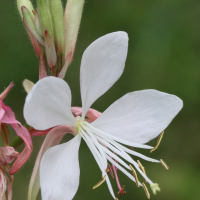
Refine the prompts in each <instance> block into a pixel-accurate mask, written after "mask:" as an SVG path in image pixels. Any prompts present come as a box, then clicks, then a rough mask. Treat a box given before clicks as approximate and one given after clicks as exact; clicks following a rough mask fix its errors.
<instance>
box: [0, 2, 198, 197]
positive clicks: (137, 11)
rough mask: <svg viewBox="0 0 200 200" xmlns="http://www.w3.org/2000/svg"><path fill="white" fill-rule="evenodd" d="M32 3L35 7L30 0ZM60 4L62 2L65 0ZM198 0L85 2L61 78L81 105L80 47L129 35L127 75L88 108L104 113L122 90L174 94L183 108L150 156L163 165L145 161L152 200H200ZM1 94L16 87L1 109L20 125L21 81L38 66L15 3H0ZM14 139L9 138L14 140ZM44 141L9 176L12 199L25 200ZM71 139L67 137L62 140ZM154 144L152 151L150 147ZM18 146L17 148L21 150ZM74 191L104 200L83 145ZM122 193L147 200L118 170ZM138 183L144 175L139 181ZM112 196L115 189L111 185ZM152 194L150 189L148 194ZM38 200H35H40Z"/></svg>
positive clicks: (95, 169) (33, 76)
mask: <svg viewBox="0 0 200 200" xmlns="http://www.w3.org/2000/svg"><path fill="white" fill-rule="evenodd" d="M33 3H35V1H34V2H33ZM63 3H65V2H64V1H63ZM199 24H200V1H198V0H162V1H160V0H151V1H149V0H142V1H141V0H123V1H122V0H87V1H86V3H85V7H84V12H83V18H82V23H81V28H80V34H79V36H78V42H77V47H76V51H75V56H74V61H73V63H72V65H71V66H70V68H69V70H68V72H67V75H66V77H65V80H66V81H67V82H68V84H69V85H70V87H71V91H72V96H73V103H72V104H73V105H74V106H81V101H80V92H79V91H80V86H79V68H80V61H81V56H82V53H83V51H84V50H85V48H86V47H87V46H88V45H89V44H90V43H91V42H92V41H94V40H95V39H97V38H98V37H100V36H102V35H105V34H107V33H110V32H114V31H119V30H123V31H126V32H127V33H128V35H129V52H128V57H127V61H126V67H125V71H124V73H123V75H122V77H121V78H120V79H119V80H118V81H117V83H116V84H115V85H114V86H113V87H112V88H111V89H110V90H109V91H108V92H107V93H106V94H104V95H103V96H102V97H101V98H100V99H98V100H97V101H96V102H95V103H94V105H93V106H92V107H93V108H95V109H97V110H99V111H104V110H105V109H106V108H107V107H108V106H109V105H110V104H111V103H112V102H114V101H115V100H116V99H118V98H119V97H121V96H123V95H124V94H126V93H127V92H131V91H135V90H142V89H148V88H153V89H157V90H160V91H164V92H167V93H171V94H176V95H177V96H179V97H180V98H181V99H183V101H184V108H183V110H182V111H181V112H180V113H179V114H178V116H177V117H176V118H175V119H174V120H173V122H172V123H171V124H170V126H169V127H168V128H167V129H166V131H165V134H164V138H163V141H162V142H161V145H160V147H159V148H158V150H156V151H155V152H154V153H152V154H150V153H149V151H146V150H145V151H140V152H142V153H145V155H148V156H151V157H153V158H157V159H160V158H162V159H163V160H164V161H166V163H167V164H168V165H169V167H170V170H169V171H168V172H167V171H166V170H165V169H164V168H163V167H162V166H161V165H160V164H154V163H149V162H146V161H143V162H142V163H143V165H144V166H145V168H146V171H147V174H148V176H149V177H150V178H151V179H152V180H153V181H154V182H157V183H159V185H160V187H161V193H158V194H157V195H156V196H154V195H153V194H152V192H151V191H150V192H151V199H154V200H158V199H162V200H188V199H190V200H198V199H200V158H199V155H200V136H199V131H200V121H199V120H200V25H199ZM0 27H1V28H0V91H3V89H4V88H5V87H6V86H7V85H8V84H9V83H10V82H11V81H14V83H15V87H14V88H13V90H12V91H11V92H10V94H9V96H8V97H7V98H6V99H5V101H4V102H5V103H6V105H8V106H10V107H11V108H12V109H13V111H14V112H15V113H16V117H17V119H18V120H19V121H21V122H22V123H25V121H24V118H23V114H22V109H23V104H24V99H25V96H26V93H25V91H24V89H23V87H22V81H23V79H24V78H27V79H29V80H32V81H33V82H36V81H37V80H38V60H37V58H36V56H35V54H34V52H33V49H32V46H31V44H30V41H29V39H28V37H27V34H26V31H25V29H24V27H23V25H22V22H21V19H20V17H19V15H18V11H17V8H16V2H15V1H8V0H1V1H0ZM14 136H15V133H14V132H12V133H11V138H14ZM43 139H44V137H37V138H33V143H34V151H33V154H32V156H31V158H30V159H29V160H28V162H27V163H26V165H25V166H24V167H23V168H22V169H21V170H20V171H19V172H18V173H16V174H15V181H14V186H13V199H14V200H19V199H20V200H25V199H27V190H28V184H29V179H30V177H31V172H32V169H33V166H34V161H35V158H36V155H37V153H38V151H39V148H40V146H41V143H42V141H43ZM69 139H70V136H67V137H66V138H65V139H64V140H63V141H67V140H69ZM156 141H157V140H156V139H155V140H153V141H151V142H150V145H153V146H154V145H155V144H156ZM22 148H23V147H20V148H18V149H17V150H18V151H21V150H22ZM80 167H81V176H80V187H79V189H78V192H77V194H76V196H75V198H74V200H85V199H95V200H102V199H105V200H109V199H112V197H111V196H110V194H109V191H108V189H107V186H106V184H103V185H102V186H101V187H99V188H97V189H96V190H92V186H93V185H94V184H96V183H97V182H98V181H99V180H100V177H101V174H100V171H99V169H98V166H97V164H96V163H95V161H94V159H93V157H92V155H91V153H90V151H89V150H88V148H87V146H86V145H85V143H84V142H83V141H82V144H81V147H80ZM119 177H120V180H121V184H122V185H125V189H126V191H127V194H126V195H124V196H122V197H121V199H122V200H130V199H137V200H143V199H146V195H145V193H144V191H143V189H142V188H139V189H138V188H137V187H136V186H135V184H134V183H133V182H132V181H131V180H129V179H128V178H127V177H125V175H123V174H122V173H120V172H119ZM139 179H140V180H142V177H139ZM112 185H113V188H114V191H115V193H117V191H118V190H117V186H116V183H115V181H112ZM149 190H150V189H149ZM38 199H40V197H38Z"/></svg>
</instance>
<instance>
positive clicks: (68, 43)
mask: <svg viewBox="0 0 200 200" xmlns="http://www.w3.org/2000/svg"><path fill="white" fill-rule="evenodd" d="M83 4H84V0H68V1H67V5H66V10H65V14H64V31H65V61H68V63H69V64H70V63H71V62H72V60H73V55H74V50H75V46H76V40H77V36H78V30H79V26H80V22H81V17H82V11H83Z"/></svg>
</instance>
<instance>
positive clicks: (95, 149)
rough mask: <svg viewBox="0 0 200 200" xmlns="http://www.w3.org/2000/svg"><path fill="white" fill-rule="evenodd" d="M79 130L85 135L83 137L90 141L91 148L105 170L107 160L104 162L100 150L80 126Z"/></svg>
mask: <svg viewBox="0 0 200 200" xmlns="http://www.w3.org/2000/svg"><path fill="white" fill-rule="evenodd" d="M79 130H80V132H81V133H82V134H83V135H84V136H85V138H86V139H87V141H88V142H89V143H90V145H91V147H92V149H93V150H94V151H95V153H96V155H97V156H98V158H99V160H100V162H101V164H102V166H103V170H106V168H107V162H106V164H105V162H104V160H103V157H102V155H101V154H100V152H99V151H98V150H97V148H96V147H95V145H94V143H93V142H92V141H91V138H89V136H88V135H87V134H86V133H85V132H84V131H83V130H82V128H81V127H80V129H79Z"/></svg>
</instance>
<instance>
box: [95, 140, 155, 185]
mask: <svg viewBox="0 0 200 200" xmlns="http://www.w3.org/2000/svg"><path fill="white" fill-rule="evenodd" d="M98 140H100V141H101V142H102V143H103V144H105V145H106V146H107V147H108V148H110V149H111V150H112V151H114V152H116V153H117V154H118V155H120V156H121V157H122V158H124V159H126V160H127V161H128V162H130V163H132V164H133V165H134V166H135V168H136V169H137V170H138V171H139V172H140V174H141V175H142V176H143V177H144V179H146V180H147V181H148V183H149V184H150V185H151V184H153V182H152V181H151V180H150V179H149V178H148V177H147V176H146V174H144V173H143V172H142V170H141V169H140V168H139V167H138V164H137V163H136V162H135V161H134V160H133V159H132V158H131V157H130V156H129V155H128V154H127V153H126V152H125V151H123V150H122V149H121V148H120V147H119V145H116V144H115V143H113V142H112V141H109V142H110V143H111V144H112V145H114V146H115V147H116V148H115V147H114V146H112V145H110V143H108V142H107V141H105V140H103V139H101V138H100V137H98ZM118 149H119V150H118Z"/></svg>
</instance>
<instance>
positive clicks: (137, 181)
mask: <svg viewBox="0 0 200 200" xmlns="http://www.w3.org/2000/svg"><path fill="white" fill-rule="evenodd" d="M129 167H130V168H131V171H132V172H133V176H134V178H135V183H136V185H137V187H140V184H139V180H138V177H137V173H136V171H135V170H134V169H133V167H132V165H129Z"/></svg>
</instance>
